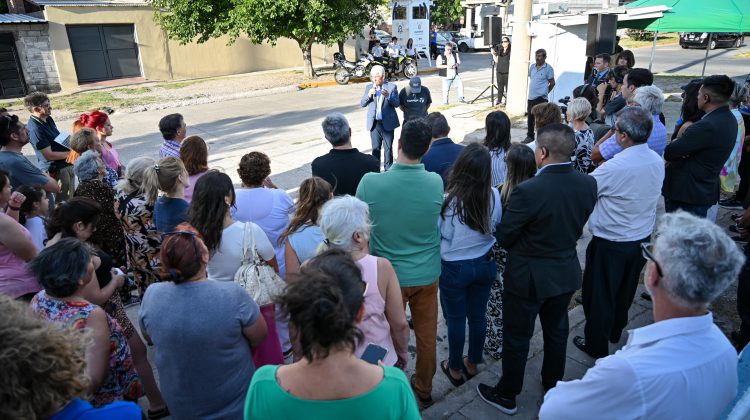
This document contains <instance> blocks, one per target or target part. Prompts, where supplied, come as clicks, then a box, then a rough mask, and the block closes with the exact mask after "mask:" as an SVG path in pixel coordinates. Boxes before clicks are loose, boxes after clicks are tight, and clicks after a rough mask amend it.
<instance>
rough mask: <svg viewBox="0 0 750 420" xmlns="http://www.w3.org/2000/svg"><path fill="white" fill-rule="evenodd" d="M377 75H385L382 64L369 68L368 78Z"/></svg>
mask: <svg viewBox="0 0 750 420" xmlns="http://www.w3.org/2000/svg"><path fill="white" fill-rule="evenodd" d="M377 75H380V76H385V67H383V66H372V69H370V78H373V77H375V76H377Z"/></svg>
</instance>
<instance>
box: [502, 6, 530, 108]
mask: <svg viewBox="0 0 750 420" xmlns="http://www.w3.org/2000/svg"><path fill="white" fill-rule="evenodd" d="M531 4H532V0H516V1H514V8H513V50H512V52H511V54H510V71H509V73H508V101H507V107H506V111H507V112H508V113H509V114H511V115H523V113H524V112H526V108H527V103H528V102H527V96H528V91H527V86H528V74H529V63H530V60H529V57H530V56H531V36H530V35H529V22H530V21H531Z"/></svg>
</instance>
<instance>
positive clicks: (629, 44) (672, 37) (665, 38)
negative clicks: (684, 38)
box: [620, 33, 680, 50]
mask: <svg viewBox="0 0 750 420" xmlns="http://www.w3.org/2000/svg"><path fill="white" fill-rule="evenodd" d="M678 42H680V34H678V33H663V34H659V35H658V36H657V37H656V45H670V44H676V43H678ZM652 45H654V41H636V40H634V39H631V38H628V37H625V36H623V37H622V38H621V39H620V46H621V47H622V48H625V49H626V50H630V49H633V48H643V47H650V46H652Z"/></svg>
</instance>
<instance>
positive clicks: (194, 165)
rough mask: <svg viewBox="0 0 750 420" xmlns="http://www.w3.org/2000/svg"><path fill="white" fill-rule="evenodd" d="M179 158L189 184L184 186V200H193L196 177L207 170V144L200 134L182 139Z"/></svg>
mask: <svg viewBox="0 0 750 420" xmlns="http://www.w3.org/2000/svg"><path fill="white" fill-rule="evenodd" d="M180 159H181V160H182V163H183V164H184V165H185V169H187V172H188V177H189V178H190V186H189V187H185V201H187V202H188V203H189V202H191V201H192V200H193V189H194V188H195V183H196V182H198V178H200V177H202V176H203V175H205V173H206V172H208V146H206V142H205V141H204V140H203V139H202V138H201V137H200V136H190V137H188V138H186V139H185V140H183V141H182V146H180Z"/></svg>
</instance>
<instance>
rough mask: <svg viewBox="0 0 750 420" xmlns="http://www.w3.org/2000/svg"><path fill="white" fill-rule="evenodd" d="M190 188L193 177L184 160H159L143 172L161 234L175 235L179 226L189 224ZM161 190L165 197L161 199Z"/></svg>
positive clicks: (145, 193) (144, 191)
mask: <svg viewBox="0 0 750 420" xmlns="http://www.w3.org/2000/svg"><path fill="white" fill-rule="evenodd" d="M189 186H190V177H189V175H188V172H187V169H185V165H183V164H182V161H181V160H180V159H177V158H174V157H165V158H163V159H159V161H158V162H156V163H155V164H154V165H152V166H148V167H146V169H144V172H143V184H142V188H143V193H144V195H145V197H146V201H147V203H148V204H149V205H152V206H154V222H155V223H156V230H157V231H158V232H159V233H167V232H172V231H173V230H174V228H175V226H177V225H179V224H180V223H182V222H184V221H185V217H186V215H187V209H188V206H189V204H188V202H187V201H185V188H187V187H189ZM159 191H163V192H164V195H162V196H161V197H160V196H159Z"/></svg>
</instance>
